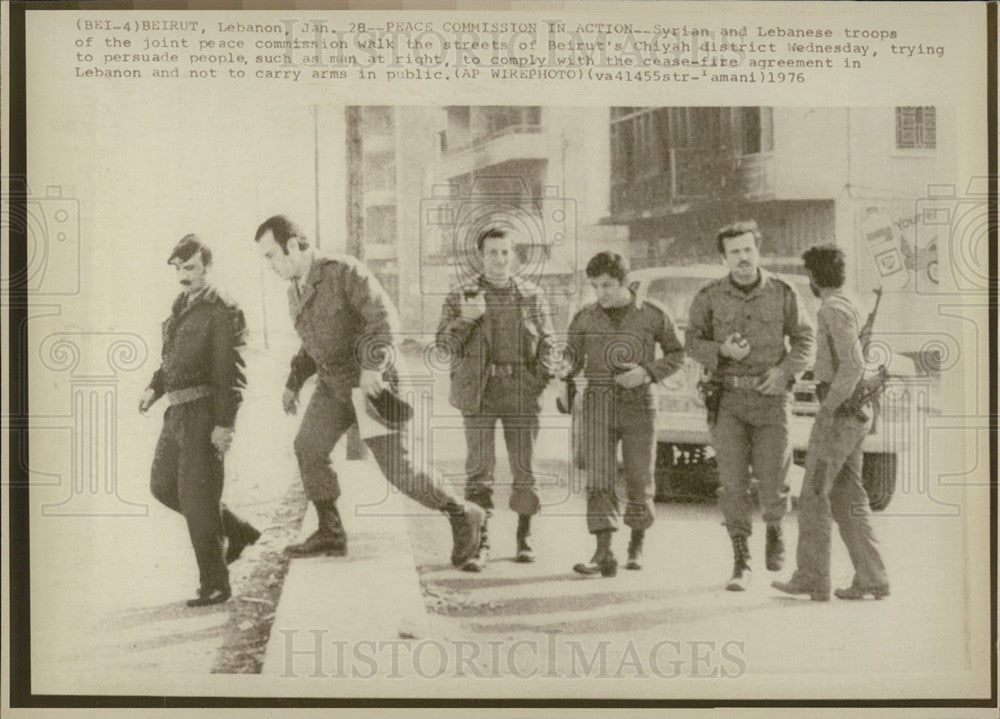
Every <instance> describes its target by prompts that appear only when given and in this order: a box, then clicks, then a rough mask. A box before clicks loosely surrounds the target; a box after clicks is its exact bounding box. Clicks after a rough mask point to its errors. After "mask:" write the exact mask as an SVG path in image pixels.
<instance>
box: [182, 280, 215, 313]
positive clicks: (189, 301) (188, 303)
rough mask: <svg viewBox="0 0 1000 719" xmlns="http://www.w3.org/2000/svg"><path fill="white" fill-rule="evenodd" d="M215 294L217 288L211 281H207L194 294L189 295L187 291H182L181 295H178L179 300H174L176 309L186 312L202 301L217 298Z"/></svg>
mask: <svg viewBox="0 0 1000 719" xmlns="http://www.w3.org/2000/svg"><path fill="white" fill-rule="evenodd" d="M215 295H216V292H215V288H214V287H213V286H212V285H211V284H210V283H206V284H205V286H204V287H202V288H201V289H200V290H198V291H197V292H195V293H194V294H190V295H189V294H187V293H186V292H181V293H180V295H178V297H177V300H176V301H175V302H174V311H175V312H186V311H187V310H189V309H191V308H192V307H194V306H195V305H197V304H199V303H200V302H209V301H211V300H212V299H214V298H215Z"/></svg>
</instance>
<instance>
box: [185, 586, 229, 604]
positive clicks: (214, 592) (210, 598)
mask: <svg viewBox="0 0 1000 719" xmlns="http://www.w3.org/2000/svg"><path fill="white" fill-rule="evenodd" d="M231 596H233V593H232V591H231V590H230V589H229V587H222V588H221V589H199V590H198V596H197V597H195V598H194V599H189V600H187V605H188V606H189V607H207V606H210V605H212V604H222V603H223V602H225V601H227V600H228V599H229V598H230V597H231Z"/></svg>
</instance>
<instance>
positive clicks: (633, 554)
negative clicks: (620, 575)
mask: <svg viewBox="0 0 1000 719" xmlns="http://www.w3.org/2000/svg"><path fill="white" fill-rule="evenodd" d="M645 537H646V530H644V529H633V530H632V537H631V538H630V539H629V542H628V562H626V563H625V569H642V540H643V539H644V538H645Z"/></svg>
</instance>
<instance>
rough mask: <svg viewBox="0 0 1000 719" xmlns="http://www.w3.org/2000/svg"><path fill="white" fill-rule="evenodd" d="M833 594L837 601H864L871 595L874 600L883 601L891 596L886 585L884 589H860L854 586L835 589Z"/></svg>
mask: <svg viewBox="0 0 1000 719" xmlns="http://www.w3.org/2000/svg"><path fill="white" fill-rule="evenodd" d="M833 593H834V595H835V596H836V597H837V599H852V600H857V599H864V598H865V597H867V596H868V595H869V594H871V595H872V598H873V599H882V598H883V597H888V596H889V585H888V584H886V585H885V586H884V587H858V586H855V585H853V584H852V585H851V586H849V587H847V588H846V589H834V590H833Z"/></svg>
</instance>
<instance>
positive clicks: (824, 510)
mask: <svg viewBox="0 0 1000 719" xmlns="http://www.w3.org/2000/svg"><path fill="white" fill-rule="evenodd" d="M802 258H803V259H804V260H805V264H806V270H807V271H808V273H809V284H810V287H811V288H812V291H813V294H815V295H816V296H817V297H819V298H820V299H822V300H823V304H822V305H821V306H820V308H819V312H818V330H817V355H816V367H815V376H816V379H817V381H818V382H819V383H820V385H819V386H818V387H817V395H818V396H820V400H821V404H820V408H819V412H818V413H817V414H816V422H815V424H814V425H813V429H812V433H811V434H810V436H809V448H808V450H807V451H808V454H807V456H806V474H805V480H804V481H803V485H802V495H801V497H800V498H799V543H798V551H797V557H796V559H797V564H798V568H797V569H796V571H795V573H794V574H793V575H792V578H791V580H789V581H788V582H773V583H772V586H773V587H774V588H775V589H778V590H780V591H782V592H785V593H786V594H808V595H809V597H810V598H811V599H813V600H816V601H828V600H829V599H830V518H831V516H832V517H833V519H834V520H836V522H837V525H838V527H839V528H840V536H841V538H842V539H843V540H844V544H846V545H847V551H848V552H849V553H850V555H851V562H852V563H853V564H854V571H855V574H854V581H853V582H852V584H851V586H850V587H848V588H846V589H837V590H836V592H835V594H836V595H837V597H839V598H841V599H863V598H864V597H866V596H867V595H871V596H873V597H874V598H875V599H881V598H882V597H884V596H886V595H888V594H889V580H888V579H887V578H886V573H885V566H884V565H883V564H882V558H881V557H880V556H879V553H878V550H877V549H876V548H875V536H874V534H873V533H872V528H871V524H870V523H869V522H868V514H869V509H868V495H867V494H865V490H864V487H863V485H862V484H861V464H862V450H861V443H862V441H863V440H864V438H865V435H866V434H868V430H869V429H870V428H871V424H872V421H873V420H872V416H873V410H872V394H873V392H871V391H870V389H868V388H866V386H865V382H864V381H863V378H864V374H865V366H864V363H865V357H864V348H863V347H862V335H863V334H864V333H866V331H867V332H870V330H871V328H870V326H866V327H865V328H862V326H861V317H860V315H859V314H858V311H857V309H855V307H854V305H853V304H852V303H851V301H850V300H849V299H848V298H847V297H846V296H845V295H844V293H843V291H842V290H841V288H842V286H843V284H844V253H843V252H842V251H841V250H840V249H839V248H837V247H834V246H833V245H819V246H817V247H813V248H810V249H809V250H807V251H806V252H805V254H804V255H802ZM873 321H874V312H873V313H872V316H871V317H869V323H871V322H873Z"/></svg>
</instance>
